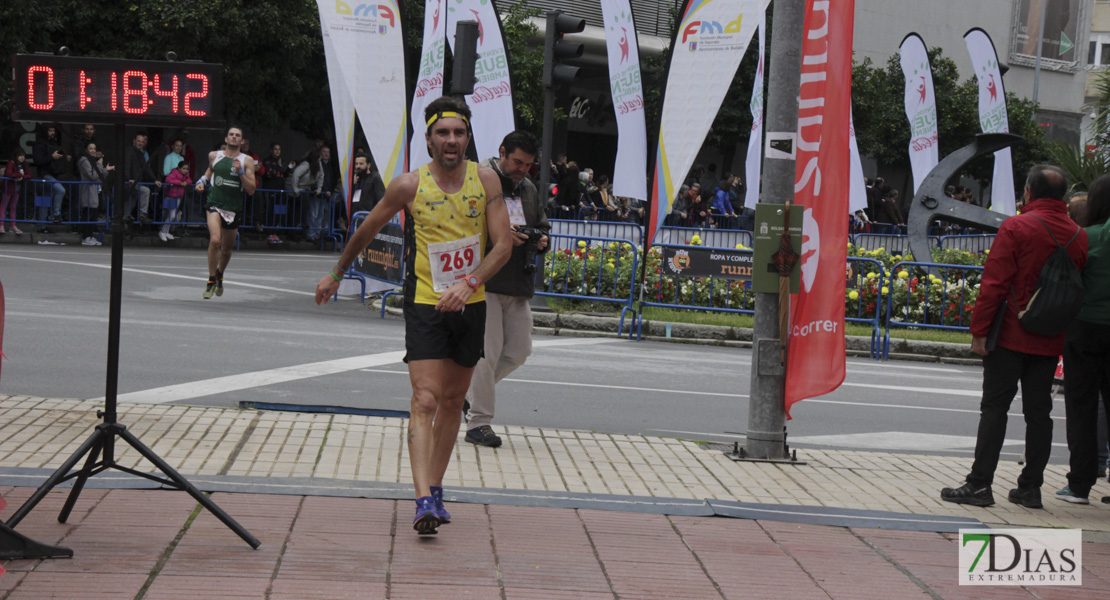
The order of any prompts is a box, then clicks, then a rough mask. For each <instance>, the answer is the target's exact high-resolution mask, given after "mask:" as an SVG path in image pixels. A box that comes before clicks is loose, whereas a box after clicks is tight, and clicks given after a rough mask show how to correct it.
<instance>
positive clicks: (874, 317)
mask: <svg viewBox="0 0 1110 600" xmlns="http://www.w3.org/2000/svg"><path fill="white" fill-rule="evenodd" d="M848 266H849V267H850V268H851V273H852V278H853V280H854V284H855V287H854V289H855V290H856V291H857V292H858V291H860V290H864V292H865V293H863V294H860V297H859V298H858V299H857V300H856V302H857V305H856V310H855V312H854V314H853V312H852V311H851V310H850V309H848V308H847V307H845V311H844V320H845V321H847V322H849V323H860V324H864V325H870V326H871V358H874V359H878V358H881V356H882V352H881V350H882V331H881V318H882V316H883V297H884V296H883V293H882V289H883V286H884V285H886V284H885V283H884V282H885V281H886V279H885V277H884V275H883V263H881V262H879V261H877V260H875V259H873V258H861V257H855V256H849V257H848ZM869 273H874V274H875V277H874V278H870V277H868V274H869ZM872 279H875V280H877V281H876V282H875V283H874V284H872V283H871V281H872ZM871 285H874V286H875V290H876V291H877V293H876V294H875V302H874V304H873V305H871V304H868V303H865V301H864V299H865V298H867V297H869V294H867V293H866V291H867V290H866V289H865V286H871ZM851 292H852V289H849V290H848V293H849V294H850V293H851ZM846 300H847V299H846ZM846 304H847V303H846ZM868 315H870V316H868Z"/></svg>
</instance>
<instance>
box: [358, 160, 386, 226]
mask: <svg viewBox="0 0 1110 600" xmlns="http://www.w3.org/2000/svg"><path fill="white" fill-rule="evenodd" d="M351 189H352V191H351V214H352V215H353V214H355V213H357V212H362V211H366V212H370V211H372V210H374V207H375V206H377V205H378V201H380V200H381V199H382V197H383V196H385V184H383V183H382V178H381V175H379V174H378V171H377V169H374V168H373V166H371V165H370V157H369V156H367V155H365V154H362V153H359V154H357V155H355V181H354V185H352V186H351Z"/></svg>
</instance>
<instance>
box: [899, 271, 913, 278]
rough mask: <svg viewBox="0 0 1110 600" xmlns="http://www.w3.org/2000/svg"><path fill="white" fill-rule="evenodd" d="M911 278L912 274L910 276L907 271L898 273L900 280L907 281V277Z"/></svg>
mask: <svg viewBox="0 0 1110 600" xmlns="http://www.w3.org/2000/svg"><path fill="white" fill-rule="evenodd" d="M909 276H910V274H909V273H907V272H905V271H899V272H898V279H905V278H907V277H909Z"/></svg>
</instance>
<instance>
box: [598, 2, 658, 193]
mask: <svg viewBox="0 0 1110 600" xmlns="http://www.w3.org/2000/svg"><path fill="white" fill-rule="evenodd" d="M601 14H602V19H603V20H604V22H605V45H606V48H607V49H608V56H609V93H610V95H611V96H612V98H613V112H615V113H616V115H617V162H616V164H615V165H614V166H613V195H615V196H625V197H628V198H638V199H640V200H645V201H646V200H647V199H648V195H647V125H646V123H645V120H644V90H643V86H642V85H641V83H640V52H639V41H638V40H637V38H636V27H635V24H634V22H633V19H632V7H631V6H629V4H628V0H601Z"/></svg>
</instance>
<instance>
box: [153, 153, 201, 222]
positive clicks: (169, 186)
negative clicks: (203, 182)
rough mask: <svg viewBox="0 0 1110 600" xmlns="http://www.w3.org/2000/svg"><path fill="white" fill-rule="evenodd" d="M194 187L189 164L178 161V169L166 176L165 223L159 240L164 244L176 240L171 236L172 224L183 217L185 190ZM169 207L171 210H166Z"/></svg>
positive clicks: (182, 160)
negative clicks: (180, 216)
mask: <svg viewBox="0 0 1110 600" xmlns="http://www.w3.org/2000/svg"><path fill="white" fill-rule="evenodd" d="M192 185H193V178H192V177H191V176H190V175H189V163H187V162H185V159H181V160H179V161H177V168H176V169H173V170H172V171H170V172H169V174H168V175H166V202H165V203H164V204H163V210H164V211H165V214H164V215H163V220H164V221H165V223H164V224H163V225H162V229H161V231H159V232H158V239H160V240H162V241H163V242H168V241H170V240H172V239H174V236H173V235H171V234H170V224H171V223H173V222H175V221H177V220H178V217H179V215H181V208H182V202H181V201H182V199H183V198H184V197H185V188H186V187H187V186H192ZM166 205H169V206H170V208H166Z"/></svg>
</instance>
